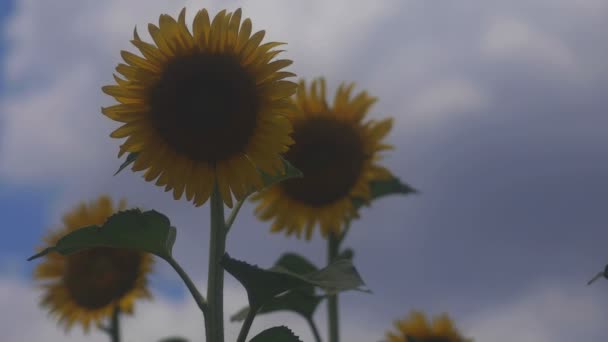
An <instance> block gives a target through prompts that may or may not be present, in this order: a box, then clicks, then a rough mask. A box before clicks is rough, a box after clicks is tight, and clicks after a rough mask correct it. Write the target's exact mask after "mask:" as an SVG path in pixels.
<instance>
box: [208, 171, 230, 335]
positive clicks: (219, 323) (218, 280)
mask: <svg viewBox="0 0 608 342" xmlns="http://www.w3.org/2000/svg"><path fill="white" fill-rule="evenodd" d="M210 202H211V236H210V239H209V270H208V272H209V273H208V281H207V300H208V307H209V315H208V317H207V320H205V326H206V335H207V342H224V269H223V268H222V266H221V265H220V261H221V259H222V257H223V256H224V253H225V251H226V227H225V224H224V202H223V200H222V196H221V195H220V192H219V189H218V185H217V181H216V183H215V185H214V187H213V192H212V193H211V201H210Z"/></svg>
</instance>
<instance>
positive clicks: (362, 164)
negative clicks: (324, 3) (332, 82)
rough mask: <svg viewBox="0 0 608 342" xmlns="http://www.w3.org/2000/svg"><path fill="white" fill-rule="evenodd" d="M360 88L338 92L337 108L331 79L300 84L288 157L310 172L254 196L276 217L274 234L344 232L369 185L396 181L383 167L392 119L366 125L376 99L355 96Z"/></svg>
mask: <svg viewBox="0 0 608 342" xmlns="http://www.w3.org/2000/svg"><path fill="white" fill-rule="evenodd" d="M353 87H354V84H348V85H346V84H342V85H340V87H339V88H338V90H337V92H336V95H335V99H334V103H333V105H332V106H330V105H328V104H327V101H326V99H325V80H324V79H322V78H321V79H317V80H314V81H313V82H312V84H311V86H310V91H307V89H306V84H305V82H304V81H301V82H300V85H299V88H298V93H297V96H296V97H295V98H294V99H293V102H294V104H295V106H294V109H293V110H291V111H290V112H289V119H290V121H291V123H292V125H293V128H294V131H293V134H292V137H293V139H294V140H295V143H294V145H292V146H291V148H290V149H289V151H288V152H287V153H286V154H285V158H286V159H287V160H289V161H290V162H291V163H292V164H293V165H294V166H295V167H297V168H298V169H300V170H301V171H302V173H303V174H304V177H302V178H294V179H289V180H287V181H284V182H281V183H278V184H277V185H275V186H272V187H270V188H269V189H267V190H264V191H262V192H261V193H259V194H257V195H255V196H254V197H253V199H254V200H256V201H260V203H259V205H258V207H257V208H256V213H257V214H258V216H259V217H260V218H261V219H262V220H270V219H273V218H274V223H273V224H272V228H271V230H272V231H273V232H277V231H281V230H285V231H286V234H287V235H290V234H292V233H295V234H296V235H297V236H298V237H300V236H301V234H302V232H304V231H305V233H306V238H307V239H310V238H311V236H312V232H313V228H314V225H315V224H316V223H317V222H318V223H319V225H320V227H321V233H322V235H323V236H327V234H328V233H329V232H334V233H339V232H340V230H341V228H342V225H343V224H344V220H345V219H348V218H351V217H354V216H356V215H357V213H356V212H355V210H354V207H353V203H352V199H353V198H355V197H356V198H360V199H363V200H367V199H369V197H370V187H369V182H370V181H373V180H381V179H386V178H389V177H392V175H391V173H390V172H389V171H388V170H387V169H386V168H384V167H382V166H380V165H378V164H377V162H378V161H379V159H380V153H379V152H380V151H382V150H386V149H390V148H392V146H390V145H386V144H384V143H382V140H383V139H384V137H385V136H386V135H387V133H388V132H389V131H390V129H391V127H392V119H385V120H381V121H375V120H368V121H364V120H363V119H364V117H365V115H366V114H367V111H368V109H369V108H370V106H371V105H372V104H373V103H374V102H376V98H374V97H371V96H369V95H368V94H367V93H366V92H361V93H359V94H357V95H356V96H354V97H352V98H351V92H352V89H353Z"/></svg>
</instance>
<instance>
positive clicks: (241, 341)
mask: <svg viewBox="0 0 608 342" xmlns="http://www.w3.org/2000/svg"><path fill="white" fill-rule="evenodd" d="M257 312H258V309H257V308H255V309H254V308H250V309H249V312H247V317H245V321H243V325H242V326H241V331H240V332H239V337H238V338H237V339H236V342H245V340H246V339H247V334H248V333H249V329H251V324H252V323H253V319H254V318H255V314H256V313H257Z"/></svg>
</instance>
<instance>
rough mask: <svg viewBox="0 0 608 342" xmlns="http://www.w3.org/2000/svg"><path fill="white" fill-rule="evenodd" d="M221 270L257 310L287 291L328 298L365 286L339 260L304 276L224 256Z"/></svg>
mask: <svg viewBox="0 0 608 342" xmlns="http://www.w3.org/2000/svg"><path fill="white" fill-rule="evenodd" d="M221 264H222V266H223V267H224V269H225V270H226V271H227V272H228V273H230V274H231V275H232V276H233V277H235V278H236V279H237V280H238V281H239V282H240V283H241V284H243V286H244V287H245V289H246V290H247V295H248V298H249V306H250V307H252V308H255V309H259V308H261V306H262V305H264V304H266V303H268V302H269V301H270V300H271V299H273V298H274V297H275V296H277V295H280V294H281V293H284V292H287V291H289V290H293V289H298V288H306V286H307V285H313V286H317V287H320V288H322V289H323V290H325V291H326V292H327V293H328V294H334V293H337V292H340V291H347V290H359V291H364V292H370V291H369V290H366V289H363V288H362V287H363V286H365V283H364V282H363V280H362V279H361V277H360V276H359V273H358V272H357V270H356V269H355V267H354V266H353V264H352V262H351V261H350V260H347V259H339V260H337V261H335V262H334V263H332V264H330V265H329V266H327V267H325V268H323V269H321V270H318V271H314V272H311V273H308V274H297V273H295V272H292V271H290V270H289V269H287V268H286V267H283V266H280V265H277V266H274V267H272V268H271V269H268V270H264V269H261V268H259V267H257V266H252V265H249V264H247V263H246V262H243V261H239V260H235V259H232V258H231V257H230V256H229V255H228V254H225V255H224V258H223V259H222V261H221Z"/></svg>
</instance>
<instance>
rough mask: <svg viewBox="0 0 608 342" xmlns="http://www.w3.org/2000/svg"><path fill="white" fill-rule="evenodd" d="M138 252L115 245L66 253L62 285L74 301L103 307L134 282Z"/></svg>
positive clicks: (79, 303) (131, 286) (117, 298)
mask: <svg viewBox="0 0 608 342" xmlns="http://www.w3.org/2000/svg"><path fill="white" fill-rule="evenodd" d="M141 258H142V255H141V253H140V252H136V251H130V250H122V249H116V248H105V247H100V248H91V249H88V250H85V251H82V252H79V253H75V254H71V255H69V256H67V257H66V272H65V274H64V279H63V281H64V284H65V287H66V289H67V291H68V293H69V294H70V296H71V297H72V299H73V300H74V302H76V303H77V304H78V305H80V306H82V307H86V308H89V309H98V308H101V307H104V306H106V305H108V304H110V303H112V302H113V301H117V300H119V299H121V298H122V297H123V296H124V295H125V294H127V293H128V292H129V291H131V290H132V289H133V288H134V287H135V286H136V281H137V278H138V275H139V272H140V267H141V261H142V260H141Z"/></svg>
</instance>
